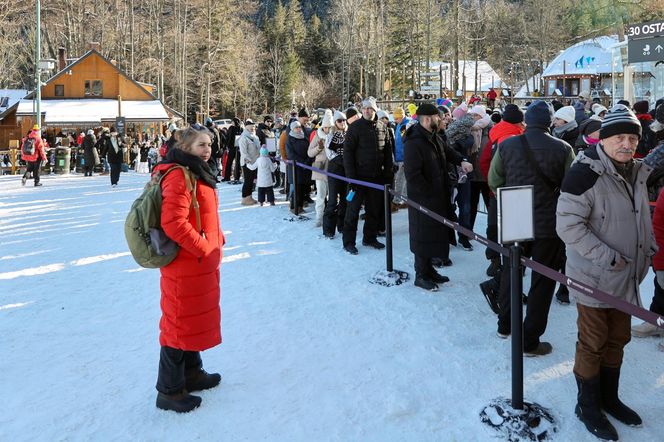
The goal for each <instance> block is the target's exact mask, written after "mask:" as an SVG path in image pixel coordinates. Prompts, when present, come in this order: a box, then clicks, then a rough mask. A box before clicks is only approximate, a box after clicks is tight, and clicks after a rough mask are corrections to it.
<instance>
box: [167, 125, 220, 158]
mask: <svg viewBox="0 0 664 442" xmlns="http://www.w3.org/2000/svg"><path fill="white" fill-rule="evenodd" d="M200 135H207V136H208V137H209V138H210V141H212V134H211V133H210V131H209V130H207V129H206V128H203V129H194V128H193V127H188V128H186V129H179V130H177V131H176V132H175V134H174V137H175V145H174V146H173V147H175V148H176V149H180V150H183V151H185V152H188V153H189V152H191V146H192V145H193V144H194V140H195V139H196V138H198V137H199V136H200Z"/></svg>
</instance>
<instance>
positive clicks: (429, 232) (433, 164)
mask: <svg viewBox="0 0 664 442" xmlns="http://www.w3.org/2000/svg"><path fill="white" fill-rule="evenodd" d="M461 161H462V156H461V154H459V153H458V152H457V151H455V150H454V149H452V148H450V147H449V146H448V145H447V143H446V142H445V141H444V140H443V138H442V137H441V136H440V135H438V134H432V133H431V132H429V131H427V130H426V129H424V128H423V127H422V126H421V125H419V124H414V125H413V126H411V127H410V128H408V130H407V131H406V142H405V144H404V172H405V175H406V184H407V185H408V198H409V199H411V200H413V201H415V202H417V203H418V204H420V205H422V206H424V207H426V208H427V209H429V210H431V211H432V212H435V213H437V214H438V215H440V216H443V217H445V218H449V217H450V215H451V214H452V213H453V211H454V210H453V209H452V203H451V198H450V183H449V175H448V173H447V163H448V162H450V163H452V164H455V165H457V166H459V165H461ZM408 230H409V232H410V250H411V252H413V253H414V254H415V255H418V256H423V257H436V256H441V254H442V250H443V247H444V245H445V243H447V242H448V241H449V238H448V232H447V227H445V225H444V224H441V223H439V222H438V221H436V220H434V219H433V218H431V217H430V216H428V215H425V214H424V213H422V212H420V211H419V210H417V209H414V208H413V207H410V206H409V207H408Z"/></svg>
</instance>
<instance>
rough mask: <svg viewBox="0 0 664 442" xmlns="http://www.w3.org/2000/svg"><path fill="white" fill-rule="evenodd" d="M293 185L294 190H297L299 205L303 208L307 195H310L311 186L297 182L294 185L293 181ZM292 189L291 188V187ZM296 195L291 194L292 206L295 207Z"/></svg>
mask: <svg viewBox="0 0 664 442" xmlns="http://www.w3.org/2000/svg"><path fill="white" fill-rule="evenodd" d="M291 187H292V189H293V191H294V192H297V207H298V208H300V209H302V207H303V206H304V200H305V199H306V197H307V196H309V190H310V189H311V186H310V185H309V184H299V183H298V184H295V185H293V184H292V183H291ZM289 190H290V188H289ZM293 196H294V195H292V194H291V196H290V208H291V209H294V208H295V201H294V198H293Z"/></svg>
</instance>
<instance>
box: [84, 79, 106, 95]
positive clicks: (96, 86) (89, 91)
mask: <svg viewBox="0 0 664 442" xmlns="http://www.w3.org/2000/svg"><path fill="white" fill-rule="evenodd" d="M102 95H103V82H102V81H101V80H85V96H86V97H101V96H102Z"/></svg>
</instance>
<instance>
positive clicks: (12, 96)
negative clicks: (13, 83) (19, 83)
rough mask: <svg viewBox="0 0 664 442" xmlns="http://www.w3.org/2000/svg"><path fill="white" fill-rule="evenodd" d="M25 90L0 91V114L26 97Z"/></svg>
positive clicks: (26, 92)
mask: <svg viewBox="0 0 664 442" xmlns="http://www.w3.org/2000/svg"><path fill="white" fill-rule="evenodd" d="M28 92H29V91H27V90H25V89H0V113H2V112H4V111H5V110H7V109H8V108H10V107H12V106H13V105H14V104H16V102H18V101H19V100H20V99H21V98H23V97H25V96H26V95H28Z"/></svg>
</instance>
